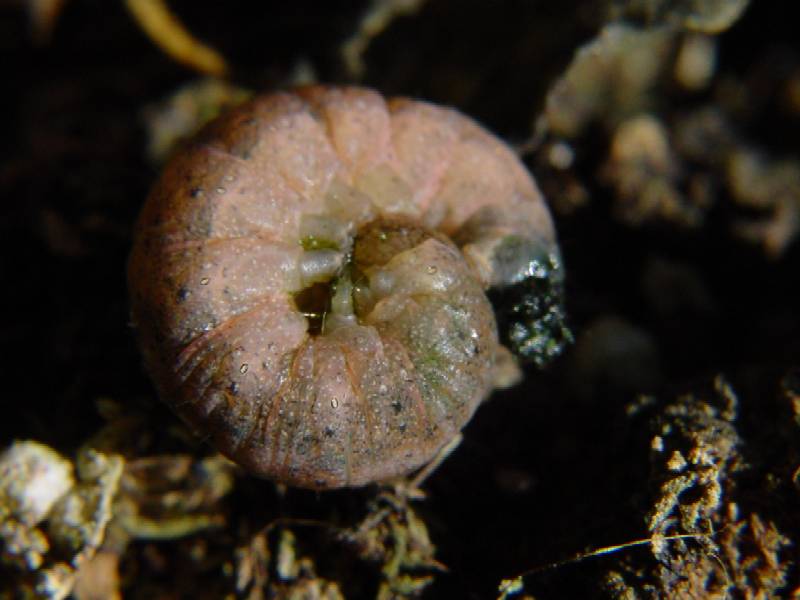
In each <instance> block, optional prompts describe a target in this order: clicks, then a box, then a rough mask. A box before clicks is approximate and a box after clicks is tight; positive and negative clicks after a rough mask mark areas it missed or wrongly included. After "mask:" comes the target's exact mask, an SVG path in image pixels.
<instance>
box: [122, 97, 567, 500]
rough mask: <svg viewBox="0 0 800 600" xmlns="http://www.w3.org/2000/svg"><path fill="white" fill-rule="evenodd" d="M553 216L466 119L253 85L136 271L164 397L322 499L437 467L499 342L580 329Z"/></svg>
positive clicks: (134, 285) (160, 220)
mask: <svg viewBox="0 0 800 600" xmlns="http://www.w3.org/2000/svg"><path fill="white" fill-rule="evenodd" d="M561 273H562V271H561V267H560V262H559V254H558V247H557V244H556V239H555V233H554V229H553V225H552V221H551V218H550V216H549V213H548V211H547V208H546V206H545V203H544V201H543V199H542V197H541V194H540V193H539V191H538V190H537V188H536V186H535V184H534V183H533V181H532V179H531V177H530V175H529V174H528V173H527V171H526V170H525V168H524V167H523V166H522V165H521V163H520V162H519V160H518V159H517V158H516V156H515V155H514V153H513V152H512V151H511V150H510V149H509V148H508V147H507V146H506V145H505V144H503V143H502V142H501V141H500V140H498V139H497V138H495V137H494V136H492V135H491V134H489V133H487V132H486V131H485V130H484V129H482V128H481V127H480V126H478V125H477V124H476V123H474V122H473V121H472V120H470V119H468V118H467V117H465V116H463V115H461V114H459V113H458V112H456V111H454V110H452V109H448V108H443V107H439V106H435V105H432V104H428V103H425V102H419V101H413V100H408V99H402V98H396V99H390V100H385V99H384V98H383V97H382V96H380V95H379V94H378V93H376V92H374V91H370V90H367V89H363V88H355V87H324V86H315V87H309V88H301V89H298V90H295V91H291V92H286V93H275V94H269V95H263V96H260V97H256V98H255V99H253V100H252V101H250V102H248V103H246V104H244V105H242V106H240V107H238V108H237V109H235V110H233V111H232V112H229V113H227V114H225V115H223V116H222V117H221V118H219V119H218V120H216V121H215V122H213V123H211V124H210V125H209V126H207V127H206V128H205V129H204V130H203V131H201V133H200V134H199V135H198V136H196V138H195V139H193V140H192V141H191V143H189V144H188V145H187V147H186V148H184V149H183V150H182V151H181V153H180V154H178V155H176V156H175V157H174V158H173V160H172V161H171V162H170V163H169V164H168V165H167V167H166V168H165V170H164V173H163V174H162V176H161V178H160V180H159V181H158V183H157V184H156V186H155V187H154V189H153V191H152V192H151V194H150V196H149V197H148V200H147V202H146V203H145V206H144V208H143V210H142V214H141V215H140V218H139V221H138V224H137V228H136V232H135V236H134V245H133V250H132V254H131V258H130V263H129V268H128V278H129V287H130V299H131V310H132V317H133V323H134V326H135V328H136V329H137V333H138V337H139V340H140V345H141V347H142V351H143V354H144V360H145V365H146V367H147V368H148V371H149V372H150V374H151V376H152V377H153V379H154V381H155V383H156V386H157V388H158V390H159V393H160V395H161V396H162V397H163V398H164V399H165V400H166V401H167V402H168V403H169V404H170V405H171V406H172V407H173V409H174V410H175V411H176V412H177V413H178V414H179V415H180V416H181V417H182V418H183V419H184V420H185V421H187V422H188V423H189V424H190V425H191V426H193V427H194V428H195V429H197V430H199V431H200V432H203V433H205V434H207V435H208V436H209V437H210V438H211V440H212V441H213V443H214V445H215V446H216V447H217V448H218V449H219V450H220V451H221V452H223V453H224V454H226V455H227V456H229V457H230V458H231V459H233V460H235V461H236V462H238V463H239V464H241V465H242V466H243V467H245V468H246V469H248V470H249V471H251V472H253V473H255V474H257V475H261V476H265V477H270V478H272V479H275V480H278V481H282V482H285V483H287V484H290V485H295V486H299V487H306V488H313V489H329V488H338V487H345V486H359V485H364V484H367V483H370V482H375V481H386V480H389V479H392V478H395V477H399V476H402V475H405V474H408V473H410V472H412V471H414V470H415V469H417V468H419V467H420V466H422V465H424V464H426V463H427V462H429V461H430V460H431V458H432V457H433V456H434V455H435V454H436V453H437V451H439V449H441V448H442V447H443V446H444V445H445V444H446V443H447V442H448V441H449V440H450V439H451V438H453V436H455V435H457V434H458V432H459V431H460V430H461V428H462V427H463V426H464V425H465V424H466V423H467V422H468V421H469V419H470V417H471V416H472V414H473V412H474V411H475V409H476V408H477V406H478V405H479V404H480V403H481V402H482V401H483V400H484V399H485V398H486V397H487V396H488V395H489V394H490V392H491V390H492V388H493V386H494V383H495V382H494V373H495V368H496V362H497V361H498V356H499V355H500V354H501V353H502V352H503V350H504V349H503V347H502V346H501V344H500V341H499V340H498V333H497V322H496V317H495V314H494V312H493V310H492V306H491V304H490V302H489V300H488V299H487V296H486V293H485V290H486V289H489V288H491V289H493V290H494V292H493V293H496V294H499V296H502V297H503V299H504V301H505V303H504V306H505V308H503V309H502V310H501V313H500V314H499V315H498V318H499V319H500V321H501V325H502V327H503V333H502V340H501V341H503V342H504V343H506V344H507V345H508V346H510V347H511V348H512V350H514V351H515V352H516V353H517V354H518V355H520V356H522V357H523V358H528V359H530V360H532V361H534V362H544V361H545V360H546V358H547V357H549V356H552V355H555V354H556V353H557V352H558V351H559V349H560V347H561V346H562V345H563V343H564V341H565V339H566V338H567V337H568V335H569V334H568V332H567V330H566V328H565V327H564V325H563V319H562V316H563V315H562V311H561V280H562V275H561Z"/></svg>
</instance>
